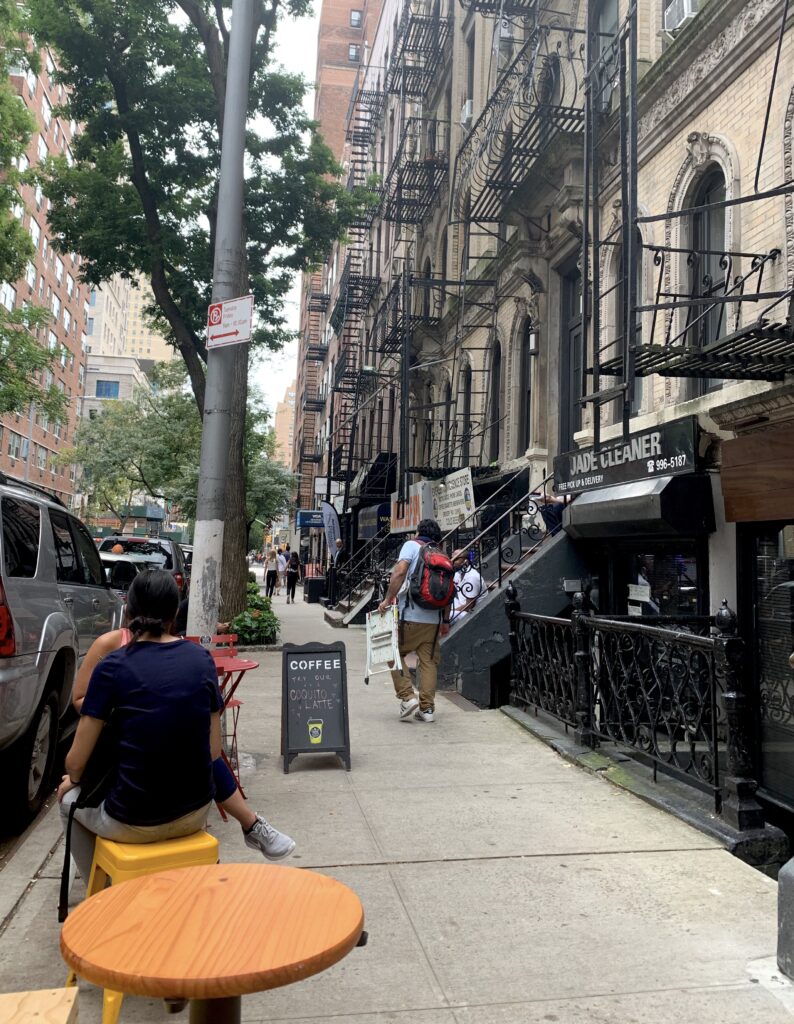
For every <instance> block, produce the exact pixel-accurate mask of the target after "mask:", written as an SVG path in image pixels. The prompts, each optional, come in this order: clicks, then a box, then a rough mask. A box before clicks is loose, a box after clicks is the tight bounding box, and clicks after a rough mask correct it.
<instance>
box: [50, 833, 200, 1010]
mask: <svg viewBox="0 0 794 1024" xmlns="http://www.w3.org/2000/svg"><path fill="white" fill-rule="evenodd" d="M217 863H218V840H217V839H216V838H215V837H214V836H211V835H209V834H208V833H207V832H194V833H193V834H192V835H190V836H182V837H181V838H179V839H165V840H163V841H162V842H159V843H114V842H113V840H111V839H102V838H101V837H100V836H98V837H97V841H96V845H95V847H94V862H93V864H92V865H91V875H90V876H89V879H88V887H87V890H86V898H87V897H88V896H93V895H94V893H97V892H101V891H102V890H103V889H104V888H105V886H106V885H107V883H108V879H109V880H110V882H111V884H112V885H118V884H119V883H120V882H128V881H129V880H130V879H132V878H140V876H141V875H151V874H153V873H154V872H155V871H167V870H168V869H169V868H187V867H194V866H196V865H200V864H217ZM76 983H77V979H76V977H75V973H74V971H69V974H68V976H67V978H66V984H67V987H68V986H72V985H75V984H76ZM123 999H124V993H123V992H111V990H110V989H105V990H104V997H103V1000H102V1024H116V1021H117V1020H118V1019H119V1014H120V1013H121V1002H122V1000H123Z"/></svg>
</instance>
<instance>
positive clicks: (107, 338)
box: [87, 274, 130, 356]
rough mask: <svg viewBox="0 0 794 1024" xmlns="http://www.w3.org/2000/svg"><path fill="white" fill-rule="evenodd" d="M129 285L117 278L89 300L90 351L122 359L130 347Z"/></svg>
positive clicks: (96, 291)
mask: <svg viewBox="0 0 794 1024" xmlns="http://www.w3.org/2000/svg"><path fill="white" fill-rule="evenodd" d="M129 297H130V283H129V281H126V280H125V279H124V278H123V277H120V276H119V275H118V274H117V275H116V276H115V277H113V278H111V280H110V281H106V282H105V283H104V284H103V285H102V286H101V287H100V288H92V289H91V294H90V296H89V298H88V329H87V334H88V350H89V352H90V353H92V354H98V355H103V356H122V355H124V354H125V349H126V343H127V318H128V316H129Z"/></svg>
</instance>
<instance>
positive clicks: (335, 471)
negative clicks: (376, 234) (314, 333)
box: [328, 80, 384, 497]
mask: <svg viewBox="0 0 794 1024" xmlns="http://www.w3.org/2000/svg"><path fill="white" fill-rule="evenodd" d="M365 86H366V82H364V83H362V84H360V83H359V82H358V80H357V82H356V85H355V87H354V90H353V95H352V98H351V102H350V107H349V109H348V117H347V141H348V144H349V146H350V173H349V177H348V188H349V189H350V190H354V189H357V190H365V189H369V191H370V192H372V201H371V202H369V203H368V204H366V206H365V207H364V208H363V209H362V211H361V213H360V214H359V215H358V217H357V218H356V220H355V221H354V222H353V223H352V224H351V226H350V228H349V236H350V241H349V243H348V246H347V255H346V257H345V264H344V268H343V270H342V274H341V277H340V280H339V289H338V292H337V298H336V303H335V305H334V308H333V310H332V312H331V316H330V318H329V323H330V325H331V327H332V328H333V330H334V332H335V333H336V334H337V335H341V343H340V349H339V353H340V354H339V358H338V359H337V362H336V366H335V367H334V378H333V381H332V388H333V396H332V415H331V419H332V423H331V440H330V442H329V452H328V456H329V460H328V461H329V466H328V472H329V475H330V477H331V479H333V480H337V481H342V482H344V484H345V495H346V497H347V493H348V491H349V486H350V481H351V480H352V478H353V476H354V475H355V469H356V466H355V443H356V409H357V404H358V402H359V398H360V395H361V393H362V389H364V388H366V386H367V381H366V379H365V378H366V373H365V371H364V367H363V360H362V348H361V334H362V328H363V320H364V315H365V313H366V311H367V309H368V307H369V304H370V303H371V301H372V299H373V297H374V295H375V293H376V292H377V290H378V286H379V285H380V278H379V277H377V276H376V275H375V274H374V273H373V268H372V266H371V265H369V263H368V259H367V255H366V240H367V236H368V234H369V229H370V227H371V226H372V222H373V220H374V218H375V216H376V215H377V212H378V209H379V207H380V196H379V193H378V192H377V191H376V190H374V189H373V188H372V187H371V184H370V182H369V180H368V179H369V174H368V170H369V166H370V156H369V150H370V145H371V143H372V141H373V138H374V135H375V130H376V128H377V125H378V123H379V121H380V118H381V116H382V113H383V106H384V95H383V93H382V92H380V91H378V90H373V89H370V88H367V87H365Z"/></svg>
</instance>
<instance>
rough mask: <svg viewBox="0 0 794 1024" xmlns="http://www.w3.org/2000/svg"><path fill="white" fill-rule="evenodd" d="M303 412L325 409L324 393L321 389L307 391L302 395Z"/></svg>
mask: <svg viewBox="0 0 794 1024" xmlns="http://www.w3.org/2000/svg"><path fill="white" fill-rule="evenodd" d="M303 410H304V412H323V411H324V410H325V394H324V393H323V392H322V391H319V390H318V391H311V392H309V391H307V392H306V394H304V396H303Z"/></svg>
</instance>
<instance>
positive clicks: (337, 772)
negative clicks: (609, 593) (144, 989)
mask: <svg viewBox="0 0 794 1024" xmlns="http://www.w3.org/2000/svg"><path fill="white" fill-rule="evenodd" d="M274 603H275V606H276V610H277V612H278V614H279V615H280V617H281V620H282V624H283V630H282V639H283V640H285V641H292V642H307V641H308V640H322V641H324V642H330V641H332V640H338V639H340V638H341V639H343V640H344V641H345V643H346V646H347V661H348V678H349V690H350V709H351V738H352V757H353V770H352V772H350V773H348V772H346V771H345V770H344V769H343V768H342V767H341V766H340V765H339V764H338V762H337V761H336V759H335V758H330V757H326V756H323V755H314V756H303V755H302V756H300V757H298V758H297V760H296V761H294V762H293V765H292V770H291V772H290V774H289V775H288V776H285V775H284V774H283V773H282V770H281V761H280V758H279V735H280V686H281V675H280V673H281V656H280V654H279V653H270V652H268V653H266V654H263V655H260V656H257V658H258V660H260V662H261V668H260V670H259V671H258V673H256V674H251V675H249V676H248V677H247V678H246V681H245V683H244V687H243V689H244V692H242V693H241V696H242V698H243V700H244V701H245V705H244V707H243V710H242V716H241V741H242V742H241V749H243V750H244V751H245V752H246V753H247V754H248V755H250V757H249V758H247V760H248V761H249V762H250V763H249V764H248V767H247V768H246V773H245V777H244V784H245V786H246V789H247V793H248V796H249V799H250V801H251V803H252V804H253V805H254V806H255V807H256V808H257V809H259V810H261V811H262V812H263V813H264V814H266V816H267V817H269V818H270V819H271V820H272V821H273V823H274V824H276V825H277V826H278V827H279V828H282V829H284V830H285V831H287V832H289V833H290V834H291V835H293V836H294V837H295V838H296V839H297V841H298V850H297V852H296V856H295V857H294V858H293V859H292V863H293V864H295V865H297V866H302V867H312V868H317V869H319V870H322V871H325V872H327V873H328V874H331V875H333V876H335V877H337V878H339V879H340V880H342V881H343V882H345V883H346V884H348V885H350V886H351V887H352V888H353V889H354V890H355V891H356V892H357V893H358V894H359V895H360V896H361V899H362V901H363V903H364V907H365V912H366V915H367V925H366V926H367V929H368V931H369V934H370V941H369V945H368V946H367V947H366V948H364V949H356V950H354V951H353V952H352V953H351V954H350V956H349V957H348V958H347V959H346V960H344V961H343V962H342V963H341V964H339V965H337V966H336V967H335V968H333V969H331V970H329V971H327V972H326V973H325V974H323V975H321V976H318V977H316V978H313V979H310V980H308V981H305V982H302V983H300V984H297V985H294V986H292V987H290V988H287V989H280V990H275V991H272V992H269V993H262V994H260V995H254V996H250V997H247V998H246V999H245V1000H244V1003H243V1012H244V1017H245V1019H246V1020H247V1021H250V1022H253V1021H262V1022H265V1021H268V1022H271V1024H273V1022H277V1021H291V1022H293V1024H301V1022H302V1024H309V1022H321V1021H333V1022H334V1024H535V1022H538V1024H540V1022H547V1021H555V1022H561V1024H606V1022H612V1021H614V1022H620V1024H632V1022H638V1024H639V1022H642V1024H663V1022H667V1021H669V1020H671V1019H676V1020H678V1021H682V1022H684V1024H689V1022H692V1024H695V1022H697V1024H717V1022H719V1024H744V1022H746V1021H752V1022H753V1024H773V1022H775V1024H778V1022H784V1021H791V1019H792V1012H794V995H793V994H792V988H791V986H790V985H789V983H788V982H785V981H782V980H780V979H779V977H778V976H777V972H776V970H775V967H774V952H775V940H776V907H775V903H776V895H777V887H776V884H775V882H773V881H772V880H770V879H769V878H767V877H765V876H764V875H762V874H761V873H759V872H757V871H755V870H754V869H752V868H750V867H748V866H746V865H745V864H743V863H741V862H740V861H738V860H736V859H734V858H732V857H731V856H730V855H729V854H727V853H725V852H724V851H723V850H722V849H721V848H719V847H718V846H717V845H716V844H715V843H714V842H713V841H712V840H710V839H708V838H706V837H705V836H703V835H702V834H701V833H699V832H697V831H695V830H693V829H691V828H689V827H688V826H686V825H684V824H682V823H681V822H679V821H678V820H676V819H675V818H672V817H669V816H668V815H666V814H665V813H664V812H662V811H659V810H656V809H654V808H652V807H649V806H648V805H647V804H645V803H643V802H642V801H640V800H638V799H636V798H635V797H633V796H631V795H629V794H627V793H625V792H623V791H621V790H618V789H616V788H613V787H612V786H610V785H609V784H607V783H605V782H603V781H601V780H599V779H598V778H595V777H593V776H591V775H589V774H586V773H584V772H582V771H581V770H579V769H578V768H576V767H574V766H572V765H570V764H568V763H567V762H564V761H563V760H562V759H561V758H559V757H558V756H557V755H556V754H555V753H554V752H553V751H551V750H550V749H549V748H548V747H546V746H545V745H544V744H543V743H541V742H540V741H538V740H536V739H534V738H533V737H532V736H530V735H529V734H528V733H526V732H525V731H524V730H522V729H521V728H520V727H519V726H518V725H516V724H515V723H514V722H512V721H511V720H510V719H508V718H507V717H506V716H505V715H503V714H501V713H500V712H498V711H473V710H468V709H466V708H465V707H464V706H463V705H461V704H460V703H458V702H457V701H456V700H455V699H454V698H449V697H445V696H440V697H439V700H438V708H437V711H438V720H437V722H436V723H435V724H433V725H423V724H420V723H417V722H413V721H411V722H407V723H401V722H399V721H398V719H397V715H396V711H397V703H396V700H395V699H394V696H393V693H392V690H391V686H390V683H389V681H388V677H375V678H374V679H373V681H372V683H371V685H370V686H369V687H364V686H363V684H362V682H361V680H362V679H363V675H364V672H363V669H364V646H365V645H364V635H363V632H361V631H359V630H348V631H344V632H340V631H336V630H332V629H331V628H330V627H328V626H326V625H325V623H324V622H323V618H322V608H321V607H320V606H318V605H312V606H309V605H305V604H302V603H298V604H297V605H295V606H289V607H287V606H286V604H285V598H284V597H283V596H282V597H281V598H276V600H275V602H274ZM48 822H49V826H48V824H47V823H48ZM48 827H49V830H48ZM211 827H212V828H213V830H214V831H215V832H216V833H217V834H218V835H219V837H220V838H221V841H222V856H223V859H224V860H227V861H248V860H252V859H254V858H255V855H254V854H253V852H252V851H250V850H248V849H247V848H246V847H245V846H244V844H243V842H242V839H241V836H240V832H239V830H238V829H237V827H236V826H235V825H234V824H227V825H224V824H223V823H222V822H221V821H220V819H219V818H218V817H217V816H216V815H214V814H213V819H212V822H211ZM36 834H40V837H41V841H40V843H37V842H35V841H34V840H29V841H28V842H27V843H26V844H24V845H23V847H22V848H21V849H20V851H19V852H18V853H17V854H15V855H14V857H13V858H12V861H11V863H10V864H9V867H8V868H6V869H5V870H4V871H3V873H2V874H1V875H0V887H2V888H5V883H6V877H7V876H6V872H7V871H11V874H9V875H8V880H9V882H11V881H12V880H13V881H14V882H15V883H16V884H18V885H21V886H22V888H21V889H20V892H19V893H17V894H16V896H17V899H16V900H14V901H12V902H11V905H12V906H14V905H15V909H14V910H13V913H11V915H10V917H9V919H8V923H7V926H6V928H5V931H4V933H3V934H2V935H1V936H0V991H13V990H17V989H24V988H44V987H49V986H52V985H57V984H58V983H60V982H61V981H62V979H63V977H64V974H65V972H64V967H63V964H62V963H61V960H60V957H59V954H58V925H57V923H56V903H57V878H56V876H57V872H58V868H59V863H58V859H59V858H58V857H57V856H56V858H54V859H53V860H52V861H50V862H49V863H48V864H45V866H44V869H43V870H42V872H41V874H40V875H39V877H38V878H37V879H36V881H34V882H33V883H32V884H30V885H29V886H28V889H27V892H26V893H25V885H27V884H28V882H29V880H30V878H31V877H32V876H33V875H34V874H35V872H36V871H37V870H38V869H39V866H40V863H41V859H42V857H43V856H44V855H45V854H46V851H47V849H49V846H51V841H52V834H53V833H52V824H51V820H50V819H47V820H46V821H45V823H43V824H42V825H41V826H39V828H38V829H37V830H36ZM34 839H35V834H34ZM18 858H23V860H21V861H19V862H18V863H15V861H17V860H18ZM37 858H38V859H37ZM22 883H24V884H22ZM10 895H14V894H10ZM4 901H5V902H6V903H8V902H9V898H8V897H7V896H6V894H4ZM789 1007H791V1008H792V1009H789ZM167 1019H169V1020H170V1019H173V1018H167ZM182 1019H185V1020H186V1017H185V1018H182ZM80 1020H81V1024H95V1022H97V1024H98V1022H99V1021H100V998H99V993H98V992H97V991H96V990H94V989H92V988H91V986H88V985H84V986H82V993H81V1013H80ZM164 1020H166V1015H165V1013H164V1011H163V1008H162V1005H161V1004H160V1003H158V1002H152V1001H147V1000H142V999H133V998H130V999H128V1000H126V1001H125V1004H124V1009H123V1011H122V1021H123V1022H129V1024H132V1022H136V1021H137V1022H153V1021H164Z"/></svg>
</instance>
